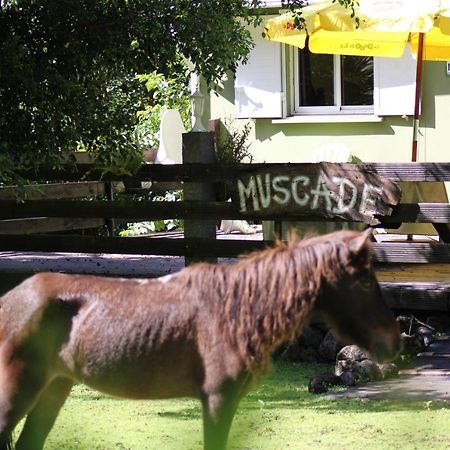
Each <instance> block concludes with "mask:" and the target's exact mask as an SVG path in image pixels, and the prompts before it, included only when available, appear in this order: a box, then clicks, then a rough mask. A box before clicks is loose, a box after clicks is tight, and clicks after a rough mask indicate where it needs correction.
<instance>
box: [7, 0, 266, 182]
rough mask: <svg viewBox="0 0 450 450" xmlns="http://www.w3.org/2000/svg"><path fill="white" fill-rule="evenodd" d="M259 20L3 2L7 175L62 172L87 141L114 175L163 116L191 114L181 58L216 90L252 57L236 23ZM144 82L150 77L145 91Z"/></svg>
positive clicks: (108, 2)
mask: <svg viewBox="0 0 450 450" xmlns="http://www.w3.org/2000/svg"><path fill="white" fill-rule="evenodd" d="M260 4H261V1H256V0H255V1H251V2H250V5H251V6H259V5H260ZM250 12H251V11H250V9H249V8H248V6H245V5H244V4H243V2H242V1H241V0H220V1H219V0H198V1H192V0H101V1H97V2H92V1H90V0H40V1H37V0H36V1H33V2H30V1H29V0H16V1H9V2H2V3H1V4H0V104H1V105H2V107H1V108H0V154H1V156H2V157H3V158H6V160H8V161H9V162H10V163H9V164H5V165H4V166H3V167H2V173H3V175H2V174H1V173H0V176H1V177H2V179H4V180H6V178H7V177H11V176H14V173H15V172H16V171H18V170H21V169H34V168H37V167H39V166H41V165H43V164H52V165H55V164H58V163H60V162H61V161H62V160H63V159H64V154H66V153H70V152H71V151H72V150H73V149H75V148H76V146H77V143H78V142H83V144H84V145H85V147H86V148H87V149H88V150H89V151H95V152H96V154H98V155H100V156H101V163H102V164H103V165H104V166H105V167H108V170H110V169H111V167H110V164H109V163H108V164H107V162H108V161H110V162H111V161H112V159H116V160H117V161H121V160H122V159H126V157H125V154H126V153H127V152H131V153H133V152H134V151H135V149H136V140H135V134H134V130H135V128H136V126H138V128H139V126H142V124H143V123H145V121H146V120H147V119H149V118H150V117H155V114H157V113H158V108H160V107H163V105H164V106H165V107H169V108H170V107H178V105H179V104H180V103H181V104H182V105H183V110H185V111H188V107H186V105H184V104H183V102H184V101H185V100H184V99H183V96H184V95H185V90H186V85H187V79H188V78H187V75H186V69H185V66H184V64H182V63H181V61H182V59H189V60H190V61H191V62H192V64H193V65H194V66H195V67H196V69H197V70H198V71H199V72H200V73H202V75H203V76H204V77H205V78H206V79H207V81H208V82H211V83H212V82H215V81H219V80H220V79H221V77H222V76H223V75H224V74H225V73H226V72H227V71H228V70H229V69H233V68H234V67H235V66H236V62H237V61H238V60H240V59H243V58H245V56H246V54H247V52H248V51H249V48H250V47H251V45H252V44H251V40H250V37H249V33H248V32H247V31H246V30H245V29H244V27H243V26H242V24H241V22H238V21H237V20H236V19H237V17H243V18H244V22H245V21H247V22H252V21H255V20H256V17H257V16H251V15H250ZM136 74H151V76H149V78H148V80H146V85H145V84H143V83H142V82H141V81H142V80H140V79H136ZM152 74H153V75H152ZM155 74H158V75H157V76H156V75H155ZM152 77H153V78H152ZM163 79H164V80H165V81H164V82H166V83H167V86H166V87H164V86H163V84H164V82H163ZM168 80H175V81H174V82H173V83H172V82H171V81H168ZM170 105H177V106H170ZM139 111H143V112H142V113H139V115H138V112H139ZM151 120H153V119H151ZM153 129H154V128H153ZM108 153H109V154H110V155H112V156H113V158H112V157H110V158H109V159H108ZM118 154H120V157H118V156H117V155H118ZM114 170H115V169H114ZM129 170H130V169H128V168H127V169H125V172H126V173H128V171H129ZM8 174H9V175H8Z"/></svg>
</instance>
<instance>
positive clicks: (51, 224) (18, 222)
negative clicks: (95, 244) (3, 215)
mask: <svg viewBox="0 0 450 450" xmlns="http://www.w3.org/2000/svg"><path fill="white" fill-rule="evenodd" d="M103 225H105V220H104V219H95V218H94V219H77V218H60V217H55V218H49V217H34V218H30V219H12V220H1V221H0V234H33V233H51V232H55V231H71V230H84V229H90V228H98V227H101V226H103Z"/></svg>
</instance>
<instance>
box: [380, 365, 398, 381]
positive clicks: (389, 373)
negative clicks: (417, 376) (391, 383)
mask: <svg viewBox="0 0 450 450" xmlns="http://www.w3.org/2000/svg"><path fill="white" fill-rule="evenodd" d="M378 369H379V370H380V373H381V379H382V380H386V379H388V378H393V377H396V376H397V375H398V366H397V364H394V363H384V364H378Z"/></svg>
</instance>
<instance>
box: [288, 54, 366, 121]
mask: <svg viewBox="0 0 450 450" xmlns="http://www.w3.org/2000/svg"><path fill="white" fill-rule="evenodd" d="M294 55H295V56H294V76H293V80H294V108H293V109H294V111H293V112H294V113H297V114H338V113H340V112H342V113H346V114H348V113H353V114H357V113H358V112H359V113H362V114H367V113H373V105H374V97H373V94H374V76H373V70H374V64H373V58H371V57H358V56H339V55H318V54H314V53H311V52H310V51H309V50H307V49H306V48H305V49H303V50H300V49H298V50H297V49H296V50H294Z"/></svg>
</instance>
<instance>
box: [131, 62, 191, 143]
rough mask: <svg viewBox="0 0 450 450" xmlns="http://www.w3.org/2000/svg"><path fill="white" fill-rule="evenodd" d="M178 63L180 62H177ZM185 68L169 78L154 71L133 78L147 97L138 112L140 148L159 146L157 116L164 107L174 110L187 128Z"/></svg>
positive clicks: (188, 115)
mask: <svg viewBox="0 0 450 450" xmlns="http://www.w3.org/2000/svg"><path fill="white" fill-rule="evenodd" d="M180 66H182V64H180ZM187 72H188V70H187V68H185V70H184V71H183V72H180V73H179V74H175V75H174V76H173V77H172V78H166V77H164V75H162V74H160V73H157V72H156V71H154V72H152V73H150V74H145V75H137V76H136V78H137V79H138V80H139V81H140V82H141V83H143V84H144V85H145V88H146V90H147V92H148V96H149V100H148V103H147V104H146V105H145V106H144V109H143V110H141V111H138V113H137V118H138V125H137V127H136V134H137V136H136V138H137V141H138V143H139V145H140V146H141V147H143V148H148V147H157V146H158V145H159V134H158V132H159V128H160V117H161V113H162V111H163V110H164V109H177V110H178V111H179V112H180V115H181V119H182V121H183V124H184V126H185V128H186V129H189V120H190V113H191V105H190V102H189V92H188V87H187V85H186V76H187Z"/></svg>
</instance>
